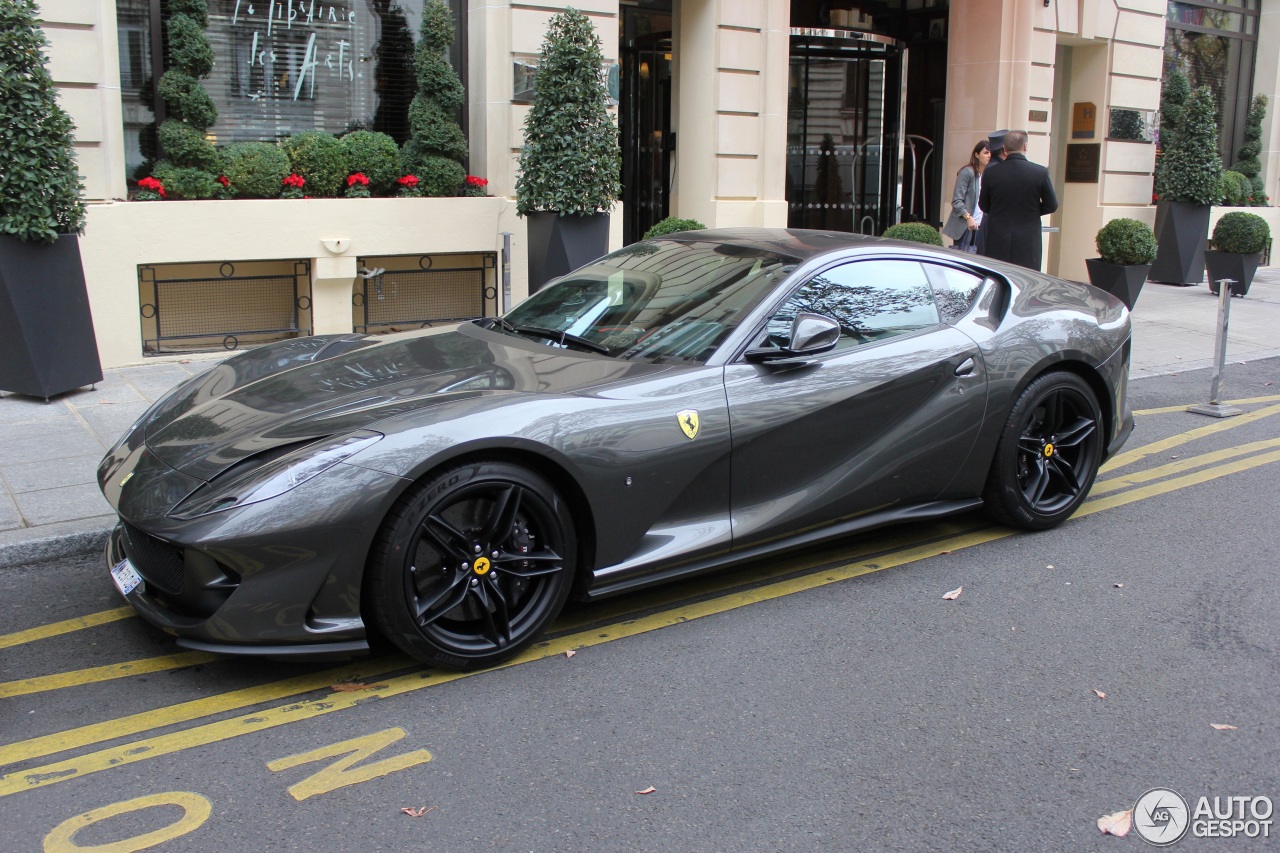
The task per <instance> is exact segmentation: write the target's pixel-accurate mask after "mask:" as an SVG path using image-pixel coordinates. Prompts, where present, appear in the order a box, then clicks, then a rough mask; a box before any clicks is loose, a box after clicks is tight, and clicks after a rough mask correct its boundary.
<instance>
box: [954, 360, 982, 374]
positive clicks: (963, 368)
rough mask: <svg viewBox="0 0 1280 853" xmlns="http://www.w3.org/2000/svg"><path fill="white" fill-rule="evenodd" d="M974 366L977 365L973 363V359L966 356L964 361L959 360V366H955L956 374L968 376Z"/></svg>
mask: <svg viewBox="0 0 1280 853" xmlns="http://www.w3.org/2000/svg"><path fill="white" fill-rule="evenodd" d="M976 366H977V365H975V364H974V363H973V359H971V358H966V359H965V360H964V361H962V362H960V366H959V367H957V368H956V376H970V375H972V373H973V368H974V367H976Z"/></svg>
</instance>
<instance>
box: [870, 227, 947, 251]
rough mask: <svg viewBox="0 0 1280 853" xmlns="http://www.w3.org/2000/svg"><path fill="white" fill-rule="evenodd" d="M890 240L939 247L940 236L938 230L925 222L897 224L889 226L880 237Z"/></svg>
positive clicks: (940, 242) (940, 243)
mask: <svg viewBox="0 0 1280 853" xmlns="http://www.w3.org/2000/svg"><path fill="white" fill-rule="evenodd" d="M882 236H884V237H886V238H888V239H890V240H909V241H910V242H912V243H928V244H929V245H930V246H941V245H942V235H941V234H940V233H938V229H937V228H934V227H933V226H932V225H930V224H928V223H927V222H899V223H898V224H897V225H890V226H889V227H888V228H886V229H885V232H884V234H883V235H882Z"/></svg>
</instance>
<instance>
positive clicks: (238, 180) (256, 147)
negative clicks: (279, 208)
mask: <svg viewBox="0 0 1280 853" xmlns="http://www.w3.org/2000/svg"><path fill="white" fill-rule="evenodd" d="M222 174H223V175H225V176H226V177H227V180H229V181H230V182H231V187H230V189H231V192H232V193H233V194H234V195H235V196H236V198H279V197H280V189H281V184H280V182H281V181H283V180H284V179H285V178H286V177H287V176H288V174H289V155H288V154H285V153H284V151H282V150H280V147H279V146H277V145H272V144H271V143H270V142H233V143H232V144H230V145H228V146H227V147H226V148H224V149H222Z"/></svg>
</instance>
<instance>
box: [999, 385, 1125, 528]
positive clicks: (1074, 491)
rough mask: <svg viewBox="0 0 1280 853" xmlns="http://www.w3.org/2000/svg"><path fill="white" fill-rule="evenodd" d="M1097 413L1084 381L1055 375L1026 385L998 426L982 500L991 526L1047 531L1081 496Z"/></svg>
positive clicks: (1098, 440) (1097, 443) (1094, 451)
mask: <svg viewBox="0 0 1280 853" xmlns="http://www.w3.org/2000/svg"><path fill="white" fill-rule="evenodd" d="M1102 442H1103V430H1102V411H1101V409H1100V408H1099V406H1098V399H1097V397H1096V396H1095V395H1094V393H1093V390H1092V389H1091V388H1090V387H1089V385H1088V383H1087V382H1085V381H1084V380H1083V379H1081V378H1080V377H1079V376H1077V375H1075V374H1074V373H1065V372H1055V373H1047V374H1045V375H1044V376H1041V377H1040V378H1039V379H1037V380H1036V381H1035V382H1032V383H1031V384H1030V385H1029V386H1027V389H1026V390H1025V391H1023V392H1022V395H1021V396H1020V397H1018V401H1017V402H1016V403H1014V406H1013V409H1012V410H1011V411H1010V412H1009V417H1008V420H1006V421H1005V425H1004V430H1003V431H1002V432H1001V434H1000V441H999V443H998V444H997V445H996V455H995V459H994V460H993V461H992V464H991V473H990V474H989V475H988V478H987V485H986V489H985V491H984V492H983V499H984V500H985V501H986V507H987V512H988V513H989V514H990V515H991V516H992V517H993V518H994V519H996V520H997V521H1000V522H1002V523H1004V524H1009V525H1011V526H1014V527H1021V528H1024V529H1027V530H1047V529H1049V528H1051V527H1056V526H1057V525H1059V524H1061V523H1062V522H1063V521H1066V520H1067V518H1069V517H1070V516H1071V514H1072V513H1073V512H1075V511H1076V509H1078V508H1079V506H1080V504H1081V503H1083V502H1084V499H1085V498H1086V497H1087V496H1088V494H1089V489H1090V488H1092V487H1093V481H1094V479H1095V478H1096V477H1097V476H1098V463H1099V461H1100V460H1101V458H1102Z"/></svg>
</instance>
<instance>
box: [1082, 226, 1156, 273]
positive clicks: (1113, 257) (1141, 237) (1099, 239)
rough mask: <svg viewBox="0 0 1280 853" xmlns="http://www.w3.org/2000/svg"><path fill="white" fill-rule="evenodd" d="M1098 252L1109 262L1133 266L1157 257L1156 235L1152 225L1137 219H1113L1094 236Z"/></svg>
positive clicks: (1147, 262) (1146, 262)
mask: <svg viewBox="0 0 1280 853" xmlns="http://www.w3.org/2000/svg"><path fill="white" fill-rule="evenodd" d="M1094 241H1095V242H1096V243H1097V245H1098V254H1099V255H1100V256H1101V257H1102V260H1104V261H1106V262H1107V263H1109V264H1121V265H1122V266H1133V265H1136V264H1149V263H1151V262H1152V261H1154V260H1155V259H1156V235H1155V233H1154V232H1153V231H1152V230H1151V226H1150V225H1148V224H1147V223H1145V222H1140V221H1138V220H1137V219H1124V218H1120V219H1113V220H1111V221H1110V222H1108V223H1107V224H1106V225H1103V226H1102V228H1100V229H1098V234H1097V236H1096V237H1095V238H1094Z"/></svg>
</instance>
